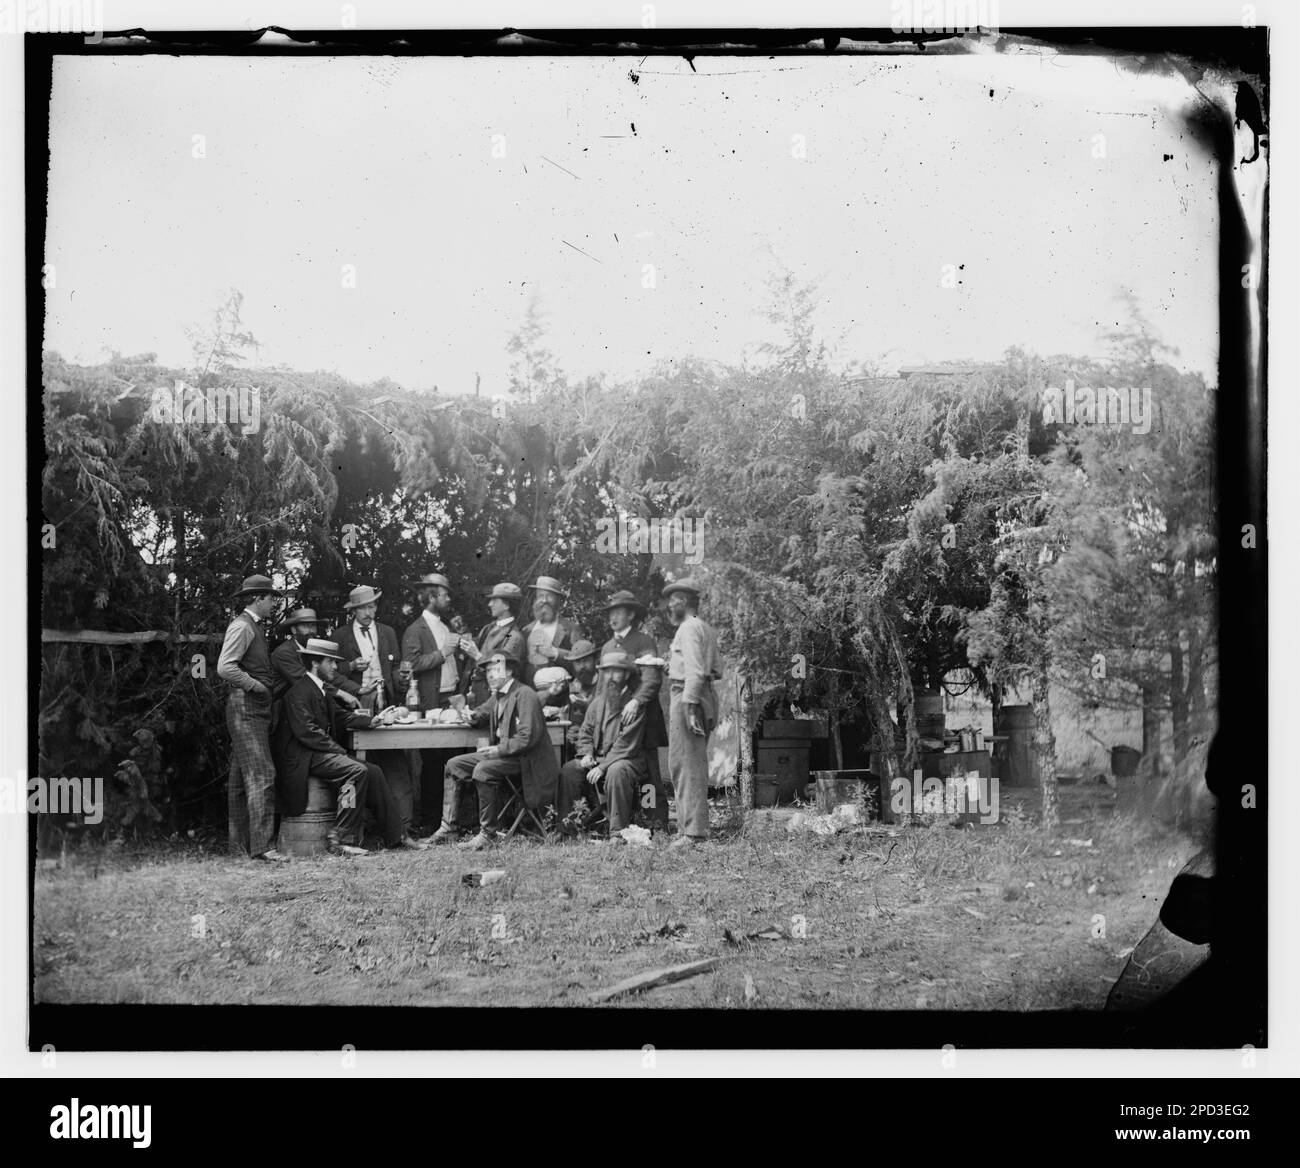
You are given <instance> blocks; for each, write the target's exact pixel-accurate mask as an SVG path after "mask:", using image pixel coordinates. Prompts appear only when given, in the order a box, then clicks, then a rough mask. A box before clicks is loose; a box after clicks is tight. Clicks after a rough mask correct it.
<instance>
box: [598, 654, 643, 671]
mask: <svg viewBox="0 0 1300 1168" xmlns="http://www.w3.org/2000/svg"><path fill="white" fill-rule="evenodd" d="M596 668H597V669H626V670H628V672H630V673H636V672H637V664H636V658H635V657H633V656H632V654H631V653H629V652H627V650H625V649H611V650H610V651H609V652H608V653H606V654H605V655H604V656H603V657H602V658H601V659H600V664H599V665H597V666H596Z"/></svg>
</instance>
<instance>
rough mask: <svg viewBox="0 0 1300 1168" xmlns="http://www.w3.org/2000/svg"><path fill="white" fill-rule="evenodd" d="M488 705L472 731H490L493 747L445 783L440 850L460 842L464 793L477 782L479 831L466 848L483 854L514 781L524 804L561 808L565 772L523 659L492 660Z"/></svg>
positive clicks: (473, 718)
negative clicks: (558, 798) (502, 792)
mask: <svg viewBox="0 0 1300 1168" xmlns="http://www.w3.org/2000/svg"><path fill="white" fill-rule="evenodd" d="M484 664H485V665H486V672H487V684H488V687H489V689H490V691H491V692H490V693H489V694H488V699H487V701H485V702H484V703H483V704H482V705H481V706H479V707H478V709H476V710H474V711H472V712H471V713H467V714H465V720H466V721H467V722H468V724H469V725H471V726H486V727H487V728H488V746H487V748H486V749H485V750H480V751H477V752H475V753H473V754H461V755H457V756H456V757H455V758H453V759H452V760H451V761H450V762H449V763H447V769H446V772H445V775H444V780H443V784H442V787H443V803H442V825H441V826H440V827H439V828H438V830H437V831H436V832H434V833H433V836H432V837H431V839H432V842H433V843H435V844H438V843H443V842H444V841H447V840H451V839H454V838H455V835H456V820H457V817H458V814H459V809H460V787H461V784H462V783H468V782H471V781H472V782H473V783H474V785H475V787H476V788H477V790H478V821H479V831H478V834H477V835H476V836H474V838H473V839H471V840H467V841H466V842H465V843H463V844H461V845H460V846H461V847H462V848H467V849H469V850H470V851H480V850H482V849H483V848H485V847H487V846H488V845H489V844H490V843H492V841H493V840H494V839H495V838H496V826H497V808H498V802H497V799H498V790H499V788H500V787H501V784H502V783H503V782H505V781H506V780H507V779H508V778H512V777H514V776H516V775H518V776H519V779H520V782H521V784H522V786H523V792H524V802H525V804H527V806H528V807H530V808H532V809H533V810H534V811H538V810H540V809H541V808H543V807H545V806H546V805H547V804H548V803H554V802H555V788H556V783H557V780H558V778H559V771H560V766H559V763H558V762H557V761H556V759H555V747H554V746H552V745H551V736H550V733H549V732H548V731H547V729H546V719H545V717H544V716H543V714H542V703H541V702H540V701H539V700H538V697H537V694H536V693H535V692H533V690H532V689H530V688H529V687H528V686H526V685H524V684H523V682H521V681H520V680H519V671H520V669H521V668H522V663H521V661H520V658H518V657H516V656H514V655H513V654H509V653H502V652H497V653H493V654H492V655H491V656H490V657H488V658H487V660H486V662H485V663H484Z"/></svg>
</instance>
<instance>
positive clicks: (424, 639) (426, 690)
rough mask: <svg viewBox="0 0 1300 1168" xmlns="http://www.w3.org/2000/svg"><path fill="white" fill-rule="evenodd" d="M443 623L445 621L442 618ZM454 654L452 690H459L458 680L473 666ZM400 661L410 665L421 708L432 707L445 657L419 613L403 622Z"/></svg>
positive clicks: (426, 622) (460, 689)
mask: <svg viewBox="0 0 1300 1168" xmlns="http://www.w3.org/2000/svg"><path fill="white" fill-rule="evenodd" d="M443 623H444V624H446V623H447V622H446V621H445V620H444V622H443ZM455 657H456V670H457V672H456V682H457V685H456V692H462V693H463V692H464V690H463V689H462V688H461V685H460V683H461V682H463V681H464V680H465V676H466V674H468V673H469V672H470V670H472V669H473V668H474V663H473V662H472V661H470V659H469V658H468V657H466V656H465V654H464V653H460V652H457V653H456V654H455ZM402 660H403V661H409V662H411V664H412V672H413V673H414V674H415V684H416V685H417V686H419V687H420V705H421V707H423V708H424V709H426V710H432V709H433V708H435V707H436V706H437V704H438V701H439V698H440V697H441V694H442V664H443V661H445V660H446V658H445V657H444V656H443V653H442V650H441V649H439V648H438V645H437V642H436V641H435V640H434V637H433V630H432V629H431V628H429V622H428V621H426V620H425V619H424V614H423V613H421V614H420V615H419V616H417V617H416V618H415V620H413V621H412V622H411V623H410V624H409V625H407V627H406V632H404V633H403V634H402Z"/></svg>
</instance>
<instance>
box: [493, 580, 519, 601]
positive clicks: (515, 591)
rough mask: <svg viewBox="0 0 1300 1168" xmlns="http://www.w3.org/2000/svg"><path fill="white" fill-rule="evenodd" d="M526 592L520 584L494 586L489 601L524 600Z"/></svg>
mask: <svg viewBox="0 0 1300 1168" xmlns="http://www.w3.org/2000/svg"><path fill="white" fill-rule="evenodd" d="M523 598H524V591H523V589H522V588H520V587H519V585H518V584H494V585H492V591H491V592H489V593H488V599H489V600H523Z"/></svg>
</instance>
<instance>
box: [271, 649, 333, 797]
mask: <svg viewBox="0 0 1300 1168" xmlns="http://www.w3.org/2000/svg"><path fill="white" fill-rule="evenodd" d="M344 718H345V715H344V712H343V710H342V709H341V708H340V707H339V706H338V704H337V703H336V702H335V701H334V700H333V699H331V698H327V697H326V696H325V695H324V694H323V693H321V691H320V687H319V686H318V685H317V684H316V683H315V682H314V681H312V679H311V678H310V677H307V676H306V675H305V674H304V675H303V676H302V677H300V678H299V679H298V680H297V681H295V682H294V683H293V685H291V686H290V687H289V692H288V693H286V694H285V695H284V704H283V706H282V710H281V716H280V719H279V722H278V723H277V725H276V728H275V731H274V733H273V734H272V735H271V757H272V758H273V759H274V760H275V793H276V797H277V802H278V804H279V807H280V814H281V815H301V814H302V813H303V812H304V811H306V810H307V775H308V772H310V770H311V764H312V760H313V759H315V758H316V756H317V755H321V754H346V753H347V751H346V750H344V749H343V746H342V745H341V744H340V742H339V738H340V737H342V736H343V735H344V734H345V733H346V731H345V730H344V729H343V721H344Z"/></svg>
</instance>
